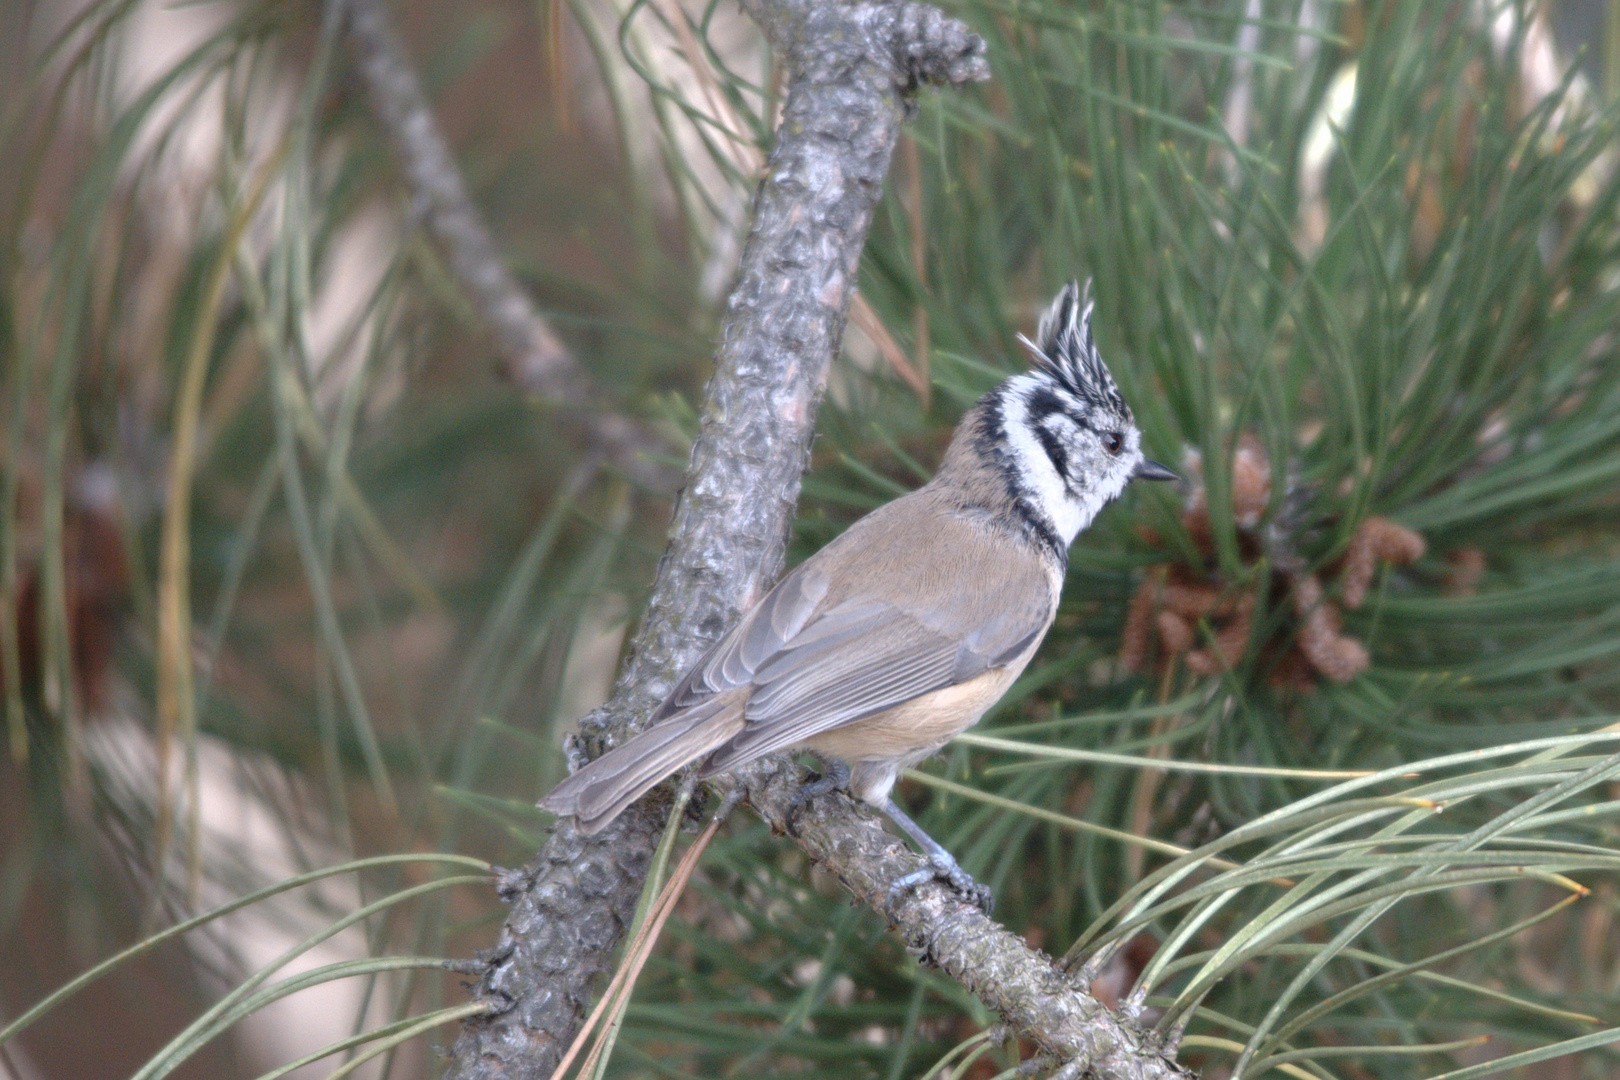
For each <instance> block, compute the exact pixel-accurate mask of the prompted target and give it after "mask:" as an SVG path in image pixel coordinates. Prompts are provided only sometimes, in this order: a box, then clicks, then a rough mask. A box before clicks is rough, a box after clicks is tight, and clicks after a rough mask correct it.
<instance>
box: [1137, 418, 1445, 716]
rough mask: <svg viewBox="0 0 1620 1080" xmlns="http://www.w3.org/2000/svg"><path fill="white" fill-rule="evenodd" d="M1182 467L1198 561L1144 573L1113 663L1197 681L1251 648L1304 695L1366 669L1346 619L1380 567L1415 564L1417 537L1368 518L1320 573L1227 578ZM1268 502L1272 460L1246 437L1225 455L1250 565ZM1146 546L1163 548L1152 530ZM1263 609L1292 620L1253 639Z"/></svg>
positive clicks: (1196, 471) (1178, 561) (1201, 498)
mask: <svg viewBox="0 0 1620 1080" xmlns="http://www.w3.org/2000/svg"><path fill="white" fill-rule="evenodd" d="M1185 465H1186V472H1187V475H1188V476H1189V477H1190V478H1191V480H1192V485H1193V486H1192V490H1191V492H1190V493H1189V496H1188V499H1187V507H1186V509H1185V510H1184V511H1183V512H1182V516H1181V521H1182V525H1183V527H1184V528H1185V529H1186V530H1187V534H1188V536H1189V537H1191V539H1192V541H1193V544H1194V545H1195V547H1196V548H1197V550H1198V559H1197V561H1196V562H1188V561H1187V560H1185V559H1183V558H1169V559H1166V560H1165V561H1163V562H1160V563H1158V564H1156V565H1154V566H1151V567H1149V568H1148V571H1147V573H1146V574H1145V575H1144V577H1143V579H1142V583H1141V585H1139V586H1138V587H1137V590H1136V593H1135V595H1134V596H1133V597H1132V598H1131V603H1130V606H1129V608H1128V609H1127V612H1126V616H1125V626H1124V629H1123V631H1122V633H1121V645H1120V652H1119V662H1120V665H1121V666H1122V667H1124V668H1125V669H1126V670H1128V671H1141V670H1143V669H1145V668H1146V667H1147V665H1148V663H1149V661H1150V660H1151V659H1152V658H1154V657H1155V656H1156V657H1157V659H1158V662H1159V664H1160V665H1161V666H1162V665H1169V664H1172V663H1175V662H1178V661H1179V662H1181V663H1184V664H1185V665H1186V666H1187V669H1188V670H1189V671H1191V672H1193V673H1194V674H1196V675H1201V676H1210V675H1216V674H1219V673H1220V672H1223V671H1229V670H1231V669H1232V668H1235V667H1236V666H1238V664H1239V663H1240V662H1242V661H1243V660H1244V658H1245V656H1246V655H1248V653H1249V651H1250V650H1251V649H1253V650H1256V653H1257V655H1259V656H1261V657H1264V658H1266V659H1267V660H1268V661H1269V663H1268V664H1267V666H1268V667H1269V669H1270V676H1271V679H1272V681H1273V682H1274V683H1276V684H1278V685H1283V686H1294V687H1298V688H1309V687H1311V686H1313V685H1315V684H1316V682H1317V681H1318V680H1319V679H1322V678H1326V679H1330V680H1332V681H1333V682H1348V681H1350V680H1351V679H1353V678H1355V677H1356V676H1357V675H1359V674H1361V672H1363V671H1365V670H1366V669H1367V666H1368V664H1369V663H1370V662H1371V658H1370V656H1369V654H1368V652H1367V647H1366V646H1365V645H1364V644H1362V643H1361V642H1360V641H1359V640H1357V639H1356V638H1354V637H1352V636H1350V635H1349V634H1346V633H1345V632H1344V630H1343V616H1344V612H1345V611H1346V610H1355V609H1357V608H1359V607H1361V606H1362V605H1363V604H1364V603H1366V600H1367V594H1368V591H1369V590H1370V589H1371V587H1372V583H1373V579H1374V578H1375V576H1376V575H1377V571H1378V568H1379V566H1381V565H1388V566H1406V565H1409V564H1411V563H1413V562H1416V561H1417V560H1418V559H1420V558H1422V557H1423V553H1424V551H1425V548H1426V545H1425V543H1424V539H1423V537H1422V536H1421V535H1419V534H1418V533H1416V532H1414V531H1412V530H1411V529H1408V528H1406V527H1405V526H1403V525H1399V524H1397V523H1395V522H1393V521H1390V520H1389V519H1388V518H1382V517H1368V518H1366V519H1364V520H1363V521H1362V522H1361V524H1360V525H1359V526H1357V528H1356V531H1355V534H1354V536H1353V537H1352V538H1351V540H1350V543H1349V545H1348V546H1347V547H1346V548H1345V551H1344V554H1343V555H1342V556H1341V557H1340V558H1339V559H1337V560H1336V561H1335V562H1333V563H1331V564H1329V565H1328V566H1327V567H1324V568H1323V569H1322V570H1320V571H1310V570H1305V569H1302V568H1296V567H1294V566H1290V565H1285V564H1286V563H1288V562H1290V561H1293V560H1278V559H1276V558H1272V559H1271V560H1270V561H1269V562H1268V563H1267V566H1268V572H1266V573H1264V574H1262V573H1259V572H1256V573H1253V574H1247V575H1241V576H1240V577H1239V578H1238V579H1237V580H1231V579H1228V578H1227V577H1226V576H1225V575H1223V574H1222V573H1221V572H1220V570H1219V561H1218V560H1217V558H1216V553H1215V538H1214V533H1213V529H1212V526H1211V522H1210V514H1209V492H1208V488H1207V486H1206V485H1205V483H1204V476H1203V468H1202V463H1201V462H1200V461H1199V460H1198V459H1197V458H1196V457H1193V458H1192V459H1191V460H1189V461H1188V462H1186V463H1185ZM1271 500H1272V470H1271V462H1270V460H1269V459H1268V458H1267V456H1266V453H1265V450H1264V448H1263V447H1262V446H1261V445H1260V442H1259V440H1258V439H1255V438H1254V437H1253V436H1251V435H1244V436H1243V437H1241V438H1240V439H1239V440H1238V444H1237V446H1236V448H1235V449H1234V451H1233V455H1232V483H1231V501H1232V514H1231V516H1232V522H1233V524H1234V525H1235V526H1236V529H1237V539H1238V551H1239V554H1240V556H1241V557H1242V559H1243V560H1244V562H1245V563H1246V564H1248V565H1249V566H1252V567H1257V566H1258V564H1259V563H1260V562H1261V560H1262V558H1263V557H1264V556H1265V555H1266V553H1267V546H1266V543H1265V538H1264V536H1263V534H1262V529H1263V528H1264V522H1265V521H1266V517H1267V512H1268V510H1269V509H1270V506H1271ZM1144 538H1145V539H1146V540H1148V542H1149V543H1152V544H1154V545H1155V546H1157V547H1161V548H1163V547H1165V546H1166V545H1164V544H1163V543H1162V541H1161V539H1160V538H1159V537H1158V536H1157V535H1156V534H1153V533H1152V532H1151V531H1144ZM1273 554H1274V553H1273ZM1324 576H1326V577H1329V578H1330V579H1332V580H1333V581H1334V583H1335V584H1336V585H1337V590H1336V593H1335V594H1333V595H1330V594H1329V592H1328V589H1327V588H1326V587H1324V585H1323V578H1324ZM1262 603H1264V606H1265V607H1266V608H1267V609H1268V610H1269V609H1282V610H1287V611H1289V612H1291V613H1292V615H1293V618H1292V619H1291V620H1277V619H1270V620H1268V621H1267V626H1268V627H1274V628H1275V629H1271V630H1269V631H1268V633H1267V634H1266V635H1265V638H1264V639H1263V640H1259V641H1255V640H1253V639H1254V636H1255V634H1254V628H1255V612H1256V610H1257V609H1259V608H1260V607H1261V606H1262Z"/></svg>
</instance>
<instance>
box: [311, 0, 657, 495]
mask: <svg viewBox="0 0 1620 1080" xmlns="http://www.w3.org/2000/svg"><path fill="white" fill-rule="evenodd" d="M326 2H327V4H328V5H329V17H332V18H337V19H340V20H342V25H343V26H344V28H345V30H346V31H347V33H348V36H349V41H350V43H351V44H352V45H353V47H354V52H355V56H356V58H357V59H358V60H359V65H360V71H361V73H362V74H363V75H364V77H365V80H366V85H367V87H368V88H369V90H370V92H371V100H372V104H373V107H374V108H375V109H376V112H377V116H378V119H380V120H381V121H382V123H383V126H384V127H385V128H387V130H388V134H389V136H390V138H391V139H392V140H393V143H394V146H395V149H396V150H397V152H398V154H399V159H400V164H401V166H402V168H403V169H404V172H405V179H406V182H407V184H408V185H409V187H410V193H411V201H412V204H413V208H414V210H415V212H416V214H417V215H418V216H419V217H420V218H421V220H422V222H423V224H424V225H425V226H426V228H427V231H428V234H429V235H430V236H432V238H433V239H434V241H435V242H436V243H437V244H438V245H439V246H440V247H441V248H442V249H443V250H444V253H445V256H446V259H447V261H448V264H449V269H450V272H451V274H452V275H454V277H455V280H456V282H457V283H458V284H459V285H460V286H461V288H462V290H463V291H464V292H465V293H466V294H467V297H468V299H469V300H470V301H471V302H472V305H473V307H474V308H475V309H476V310H477V311H478V313H479V314H480V315H481V316H482V317H483V320H484V322H485V323H486V324H487V325H488V326H489V328H490V331H491V332H492V333H493V335H494V337H495V340H496V343H497V345H498V346H499V348H500V352H501V357H502V362H503V365H504V370H505V373H506V375H507V376H508V377H509V378H510V379H511V380H512V381H513V382H514V383H516V384H517V385H518V386H520V387H522V388H523V389H524V390H526V391H527V392H529V393H532V394H535V395H537V396H539V397H541V398H543V399H545V400H546V401H548V402H551V403H553V404H555V405H561V406H567V407H570V408H573V409H582V410H583V414H582V418H581V422H582V424H583V425H584V427H585V429H586V432H587V434H588V436H589V438H590V440H591V442H592V444H593V445H594V446H595V447H598V448H600V449H602V450H603V451H605V452H606V453H607V455H608V457H609V458H610V459H611V460H612V461H613V463H614V464H615V465H616V466H617V467H618V468H620V469H621V470H623V471H624V472H626V473H627V474H628V475H630V477H631V478H632V479H634V480H636V481H637V482H638V483H641V484H643V485H645V486H650V487H654V488H660V489H668V488H670V487H673V481H674V477H673V476H672V475H671V473H670V470H668V469H666V468H664V467H663V466H661V465H659V464H657V462H656V461H655V460H653V458H652V457H651V456H650V453H655V452H656V451H658V450H660V449H662V448H663V443H662V440H660V439H658V438H656V437H655V436H654V435H652V434H651V433H650V432H649V431H648V430H646V429H645V428H644V427H643V425H641V424H639V423H637V422H636V421H634V420H632V419H630V418H629V417H626V416H623V415H620V414H618V413H616V412H614V411H613V410H612V408H611V407H610V406H609V403H608V402H607V401H606V399H605V397H604V395H603V394H602V393H601V391H600V389H599V388H598V387H596V386H595V385H594V384H593V383H592V381H591V379H590V377H589V376H588V375H587V374H586V373H585V371H584V370H583V369H581V368H580V366H579V364H578V362H577V361H576V360H575V359H574V356H573V354H572V353H571V352H569V350H568V347H567V346H566V345H565V344H563V341H562V339H561V338H560V337H558V336H557V333H556V331H555V330H553V329H552V327H551V324H550V322H548V321H547V320H546V318H545V316H543V315H541V314H540V312H539V310H538V309H536V307H535V305H534V302H533V301H532V300H531V299H530V298H529V295H528V294H527V293H526V292H524V290H523V288H522V286H521V285H519V284H518V282H517V279H516V278H514V277H513V276H512V273H511V271H510V270H508V269H507V267H506V263H505V262H504V261H503V260H502V259H501V255H500V252H499V250H498V249H497V248H496V246H495V242H494V240H493V239H492V238H491V236H490V232H489V228H488V226H487V225H485V224H484V219H483V217H482V215H480V214H479V212H478V209H477V207H476V206H474V205H473V201H472V198H471V197H470V196H469V195H468V194H467V186H466V184H465V182H463V180H462V178H461V171H460V169H459V168H457V166H456V162H455V158H454V157H452V156H451V153H450V148H449V146H448V144H447V143H446V142H445V139H444V135H443V134H442V133H441V132H440V131H439V124H438V121H437V120H436V119H435V118H434V115H433V110H432V108H431V107H430V106H429V105H428V101H427V95H426V93H425V92H424V91H423V89H422V82H421V80H420V79H419V78H417V75H416V70H415V69H414V68H413V67H412V66H411V63H410V60H409V58H408V57H407V56H406V53H405V47H404V45H403V44H402V43H401V41H400V39H399V34H398V33H397V32H396V31H395V30H394V26H393V23H392V22H391V21H390V19H389V15H388V11H387V9H386V7H385V6H384V4H383V0H326Z"/></svg>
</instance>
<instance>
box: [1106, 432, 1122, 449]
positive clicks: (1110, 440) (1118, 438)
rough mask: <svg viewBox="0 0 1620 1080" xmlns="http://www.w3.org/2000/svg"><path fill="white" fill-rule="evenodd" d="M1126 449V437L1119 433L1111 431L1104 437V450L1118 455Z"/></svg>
mask: <svg viewBox="0 0 1620 1080" xmlns="http://www.w3.org/2000/svg"><path fill="white" fill-rule="evenodd" d="M1124 447H1125V436H1123V435H1121V434H1120V433H1119V432H1117V431H1110V432H1109V433H1108V434H1106V435H1104V436H1103V449H1105V450H1107V451H1108V452H1109V453H1110V454H1117V453H1119V452H1120V451H1121V450H1122V449H1124Z"/></svg>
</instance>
